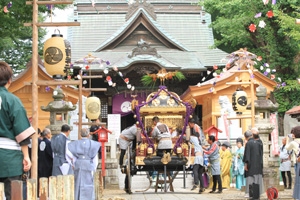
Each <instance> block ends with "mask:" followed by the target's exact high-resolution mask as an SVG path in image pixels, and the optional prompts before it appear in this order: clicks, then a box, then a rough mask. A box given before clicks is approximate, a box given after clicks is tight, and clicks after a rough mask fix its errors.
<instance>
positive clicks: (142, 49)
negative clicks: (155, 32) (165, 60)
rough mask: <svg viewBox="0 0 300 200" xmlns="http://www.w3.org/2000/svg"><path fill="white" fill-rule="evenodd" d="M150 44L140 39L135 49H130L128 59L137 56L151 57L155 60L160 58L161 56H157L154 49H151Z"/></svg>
mask: <svg viewBox="0 0 300 200" xmlns="http://www.w3.org/2000/svg"><path fill="white" fill-rule="evenodd" d="M150 44H151V43H150V42H149V43H148V42H146V41H145V40H143V39H140V41H138V42H137V47H135V48H134V49H132V53H131V55H128V58H132V57H134V56H138V55H152V56H155V57H157V58H161V56H160V55H158V53H157V50H156V48H153V47H151V46H150Z"/></svg>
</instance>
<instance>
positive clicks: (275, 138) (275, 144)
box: [270, 114, 279, 155]
mask: <svg viewBox="0 0 300 200" xmlns="http://www.w3.org/2000/svg"><path fill="white" fill-rule="evenodd" d="M270 121H271V124H273V125H275V129H274V130H273V131H272V133H271V140H272V154H273V155H278V154H279V145H278V123H277V114H271V115H270Z"/></svg>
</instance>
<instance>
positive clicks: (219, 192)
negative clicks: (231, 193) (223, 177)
mask: <svg viewBox="0 0 300 200" xmlns="http://www.w3.org/2000/svg"><path fill="white" fill-rule="evenodd" d="M209 193H216V194H221V193H222V191H220V190H219V191H218V192H216V191H210V192H209Z"/></svg>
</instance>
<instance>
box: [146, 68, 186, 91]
mask: <svg viewBox="0 0 300 200" xmlns="http://www.w3.org/2000/svg"><path fill="white" fill-rule="evenodd" d="M158 79H159V80H160V84H161V85H165V81H166V80H171V79H173V80H175V81H179V82H180V81H182V80H185V76H184V75H183V74H182V72H178V71H175V72H167V70H166V69H161V70H159V71H158V73H157V74H147V75H144V76H143V77H142V80H141V81H142V83H143V85H145V86H148V85H152V86H153V87H154V85H155V83H156V80H158Z"/></svg>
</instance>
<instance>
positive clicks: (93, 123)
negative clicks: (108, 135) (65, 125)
mask: <svg viewBox="0 0 300 200" xmlns="http://www.w3.org/2000/svg"><path fill="white" fill-rule="evenodd" d="M73 124H75V125H78V124H79V123H78V122H75V123H73ZM81 125H90V126H92V125H101V126H106V123H102V122H100V123H96V122H82V123H81Z"/></svg>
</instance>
